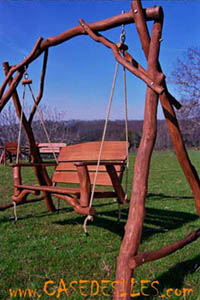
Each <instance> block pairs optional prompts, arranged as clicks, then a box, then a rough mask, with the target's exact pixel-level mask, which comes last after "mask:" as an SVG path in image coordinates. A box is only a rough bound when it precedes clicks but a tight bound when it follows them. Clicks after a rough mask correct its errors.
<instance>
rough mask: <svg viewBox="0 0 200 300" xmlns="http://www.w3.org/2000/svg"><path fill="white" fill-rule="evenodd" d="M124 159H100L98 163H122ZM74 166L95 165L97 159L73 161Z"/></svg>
mask: <svg viewBox="0 0 200 300" xmlns="http://www.w3.org/2000/svg"><path fill="white" fill-rule="evenodd" d="M123 164H124V161H106V160H105V161H100V165H123ZM74 165H75V166H95V165H97V160H95V161H94V160H87V161H78V162H75V163H74Z"/></svg>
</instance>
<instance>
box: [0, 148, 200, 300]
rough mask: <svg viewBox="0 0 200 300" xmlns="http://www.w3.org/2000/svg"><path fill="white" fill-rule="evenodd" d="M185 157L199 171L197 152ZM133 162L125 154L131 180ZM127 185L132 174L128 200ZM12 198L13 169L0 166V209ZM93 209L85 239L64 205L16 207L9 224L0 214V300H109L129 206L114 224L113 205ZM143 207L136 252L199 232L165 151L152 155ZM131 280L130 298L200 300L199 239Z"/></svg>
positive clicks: (28, 177)
mask: <svg viewBox="0 0 200 300" xmlns="http://www.w3.org/2000/svg"><path fill="white" fill-rule="evenodd" d="M189 154H190V158H191V160H192V162H193V164H194V165H195V166H196V168H197V171H198V172H200V152H197V151H190V153H189ZM133 162H134V156H133V155H132V156H131V166H130V173H132V170H133ZM24 177H25V182H27V183H28V182H31V183H33V182H35V179H34V176H33V173H32V172H31V170H29V169H28V168H24ZM131 186H132V174H130V175H129V194H130V192H131ZM11 195H12V170H11V168H10V167H9V166H6V167H3V166H0V203H1V204H3V203H6V202H8V201H10V196H11ZM55 201H57V200H56V199H55ZM94 207H95V209H96V211H97V213H96V216H95V218H94V222H93V223H90V224H89V226H88V230H89V233H90V235H89V237H86V236H85V235H84V233H83V229H82V224H83V221H84V217H83V216H80V215H77V214H75V213H74V211H73V210H72V209H71V207H69V206H67V204H66V203H65V202H64V201H61V205H60V212H59V213H48V212H47V211H46V207H45V203H44V201H41V202H37V203H34V204H28V205H23V206H19V207H18V208H17V214H18V222H17V223H16V224H14V223H13V221H12V218H13V211H12V209H8V210H6V211H4V212H0V228H1V230H0V236H1V238H0V240H1V248H0V249H1V257H0V299H3V300H8V299H42V300H50V299H53V300H55V299H69V300H81V299H86V300H90V299H98V300H99V299H111V298H112V297H111V293H112V288H111V282H103V280H107V281H113V280H114V279H115V267H116V258H117V255H118V253H119V248H120V243H121V239H122V237H123V233H124V225H125V223H126V218H127V213H128V205H127V206H123V207H122V211H121V221H120V223H119V224H118V223H117V215H118V208H117V204H116V203H115V202H114V201H113V200H112V199H106V200H101V201H94ZM146 208H147V210H146V217H145V222H144V228H143V236H142V243H141V247H140V252H143V251H150V250H154V249H158V248H160V247H163V246H166V245H168V244H169V243H172V242H174V241H176V240H178V239H181V238H182V237H185V236H186V235H187V234H189V233H190V232H191V231H194V230H196V229H197V228H199V227H200V219H199V217H198V216H197V214H196V210H195V204H194V200H193V197H192V193H191V191H190V188H189V186H188V184H187V182H186V180H185V177H184V175H183V173H182V171H181V169H180V167H179V165H178V162H177V160H176V157H175V155H174V153H173V152H172V151H163V152H155V153H154V154H153V157H152V163H151V171H150V179H149V189H148V197H147V202H146ZM134 278H135V286H134V290H133V291H132V292H133V299H137V300H140V299H172V300H174V299H184V300H188V299H191V300H192V299H194V300H200V239H199V240H197V241H195V242H193V243H192V244H190V245H188V246H186V247H185V248H183V249H181V250H179V251H177V252H176V253H174V254H172V255H170V256H168V257H166V258H163V259H160V260H157V261H154V262H150V263H146V264H144V265H142V266H140V267H138V268H137V269H136V271H135V274H134ZM81 280H82V281H83V280H85V281H86V282H81ZM144 281H149V283H148V282H144ZM148 284H149V287H148V288H146V287H147V285H148ZM70 286H71V287H70ZM102 286H104V287H105V288H104V289H102ZM84 287H86V288H84ZM98 287H99V292H98ZM106 287H108V288H106ZM19 289H21V290H19ZM156 289H157V290H158V293H159V295H156ZM187 289H188V290H189V289H192V290H193V293H192V292H191V293H190V294H189V293H188V290H187ZM22 290H24V292H25V293H26V295H25V297H21V295H20V293H22V292H23V291H22ZM139 292H140V295H138V296H135V295H134V294H136V293H139ZM34 293H35V295H34ZM92 293H93V295H92ZM167 293H168V296H167ZM15 294H16V295H15ZM31 294H32V295H31ZM95 294H96V295H95ZM97 294H98V295H97ZM188 294H189V295H188ZM107 295H108V296H107Z"/></svg>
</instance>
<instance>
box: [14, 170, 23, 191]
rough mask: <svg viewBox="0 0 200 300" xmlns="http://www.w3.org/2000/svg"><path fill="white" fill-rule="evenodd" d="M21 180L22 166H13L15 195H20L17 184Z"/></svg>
mask: <svg viewBox="0 0 200 300" xmlns="http://www.w3.org/2000/svg"><path fill="white" fill-rule="evenodd" d="M21 181H22V179H21V172H20V167H19V166H15V167H14V168H13V184H14V196H18V195H19V190H18V188H17V187H16V185H20V184H21Z"/></svg>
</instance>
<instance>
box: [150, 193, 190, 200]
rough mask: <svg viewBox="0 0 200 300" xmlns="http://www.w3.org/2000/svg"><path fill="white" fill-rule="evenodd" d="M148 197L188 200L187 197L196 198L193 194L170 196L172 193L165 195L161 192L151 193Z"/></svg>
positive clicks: (152, 198) (153, 198)
mask: <svg viewBox="0 0 200 300" xmlns="http://www.w3.org/2000/svg"><path fill="white" fill-rule="evenodd" d="M147 198H150V199H151V200H163V199H165V200H166V199H167V200H168V199H175V200H181V199H182V200H186V199H190V200H194V198H193V197H192V196H176V195H173V196H170V195H165V194H163V193H159V194H153V193H149V194H148V195H147Z"/></svg>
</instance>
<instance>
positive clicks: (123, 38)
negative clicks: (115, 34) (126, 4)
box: [120, 10, 126, 44]
mask: <svg viewBox="0 0 200 300" xmlns="http://www.w3.org/2000/svg"><path fill="white" fill-rule="evenodd" d="M124 13H125V11H124V10H122V14H124ZM125 40H126V31H125V26H124V24H122V31H121V34H120V42H121V43H122V44H124V43H125Z"/></svg>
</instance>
